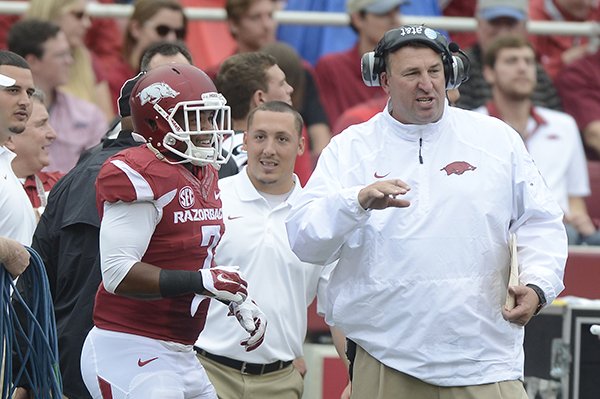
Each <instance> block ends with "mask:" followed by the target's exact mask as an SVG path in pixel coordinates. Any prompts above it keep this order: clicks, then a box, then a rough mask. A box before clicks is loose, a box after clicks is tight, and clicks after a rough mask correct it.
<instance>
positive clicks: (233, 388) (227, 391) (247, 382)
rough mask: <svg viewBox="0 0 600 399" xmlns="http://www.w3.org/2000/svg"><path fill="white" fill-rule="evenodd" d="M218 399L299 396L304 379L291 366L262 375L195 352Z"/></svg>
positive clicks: (271, 398)
mask: <svg viewBox="0 0 600 399" xmlns="http://www.w3.org/2000/svg"><path fill="white" fill-rule="evenodd" d="M197 356H198V360H200V363H202V366H203V367H204V369H205V370H206V373H207V374H208V378H209V379H210V382H212V384H213V386H214V387H215V390H216V391H217V396H218V397H219V399H266V398H269V399H300V398H301V397H302V392H303V391H304V379H303V378H302V376H301V375H300V373H299V372H298V370H296V369H295V368H294V366H293V365H289V366H288V367H286V368H284V369H281V370H278V371H273V372H272V373H267V374H263V375H250V374H242V373H240V372H239V371H238V370H235V369H232V368H231V367H228V366H225V365H222V364H220V363H217V362H215V361H213V360H211V359H207V358H206V357H204V356H202V355H197Z"/></svg>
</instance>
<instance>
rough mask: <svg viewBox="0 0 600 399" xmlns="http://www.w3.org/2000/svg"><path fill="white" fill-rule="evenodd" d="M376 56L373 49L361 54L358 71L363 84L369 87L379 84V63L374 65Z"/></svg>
mask: <svg viewBox="0 0 600 399" xmlns="http://www.w3.org/2000/svg"><path fill="white" fill-rule="evenodd" d="M376 61H377V60H376V57H375V52H374V51H369V52H368V53H365V54H363V56H362V58H361V61H360V71H361V74H362V79H363V82H364V84H365V85H367V86H369V87H373V86H381V83H380V82H379V72H380V71H379V69H380V68H379V65H376V64H375V63H376Z"/></svg>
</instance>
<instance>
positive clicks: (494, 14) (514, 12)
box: [477, 0, 529, 21]
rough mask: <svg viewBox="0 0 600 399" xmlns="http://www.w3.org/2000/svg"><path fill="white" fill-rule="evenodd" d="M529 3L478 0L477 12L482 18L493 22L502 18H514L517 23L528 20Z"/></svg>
mask: <svg viewBox="0 0 600 399" xmlns="http://www.w3.org/2000/svg"><path fill="white" fill-rule="evenodd" d="M528 8H529V2H528V1H527V0H478V1H477V12H478V16H479V17H480V18H483V19H486V20H488V21H489V20H492V19H495V18H500V17H508V18H514V19H516V20H517V21H523V20H525V19H527V14H528Z"/></svg>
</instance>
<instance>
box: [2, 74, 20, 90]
mask: <svg viewBox="0 0 600 399" xmlns="http://www.w3.org/2000/svg"><path fill="white" fill-rule="evenodd" d="M15 83H17V81H16V80H14V79H13V78H9V77H8V76H6V75H2V74H1V73H0V86H4V87H10V86H12V85H14V84H15Z"/></svg>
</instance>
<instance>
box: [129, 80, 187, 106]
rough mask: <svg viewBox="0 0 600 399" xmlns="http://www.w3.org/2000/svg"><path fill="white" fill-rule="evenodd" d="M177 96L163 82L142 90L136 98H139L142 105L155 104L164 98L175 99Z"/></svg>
mask: <svg viewBox="0 0 600 399" xmlns="http://www.w3.org/2000/svg"><path fill="white" fill-rule="evenodd" d="M178 95H179V92H178V91H175V90H173V88H171V86H169V85H168V84H166V83H164V82H158V83H152V84H151V85H150V86H148V87H146V88H145V89H143V90H142V91H141V92H139V94H138V95H137V96H136V97H139V98H140V103H141V104H142V105H144V104H146V103H152V104H156V103H157V102H159V101H160V100H161V99H163V98H166V97H171V98H175V97H177V96H178Z"/></svg>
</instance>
